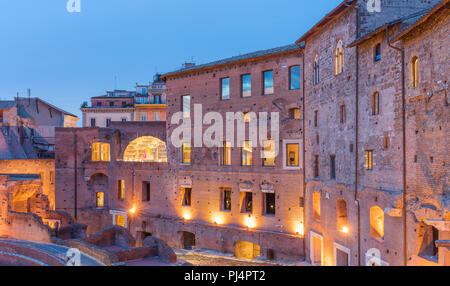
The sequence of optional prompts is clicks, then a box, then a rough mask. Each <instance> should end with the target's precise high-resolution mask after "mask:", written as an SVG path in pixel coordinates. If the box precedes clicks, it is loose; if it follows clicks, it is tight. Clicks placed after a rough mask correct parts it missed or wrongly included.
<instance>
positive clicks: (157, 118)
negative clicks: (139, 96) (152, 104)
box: [155, 111, 160, 121]
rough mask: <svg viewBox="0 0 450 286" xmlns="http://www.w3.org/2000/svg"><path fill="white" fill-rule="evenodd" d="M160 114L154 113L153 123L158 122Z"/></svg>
mask: <svg viewBox="0 0 450 286" xmlns="http://www.w3.org/2000/svg"><path fill="white" fill-rule="evenodd" d="M159 117H160V113H159V111H156V112H155V121H159Z"/></svg>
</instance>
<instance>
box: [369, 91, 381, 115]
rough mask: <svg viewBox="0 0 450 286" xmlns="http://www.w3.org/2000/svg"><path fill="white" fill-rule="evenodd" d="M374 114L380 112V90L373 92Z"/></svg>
mask: <svg viewBox="0 0 450 286" xmlns="http://www.w3.org/2000/svg"><path fill="white" fill-rule="evenodd" d="M371 105H372V115H378V114H380V94H379V93H378V91H375V92H374V93H372V104H371Z"/></svg>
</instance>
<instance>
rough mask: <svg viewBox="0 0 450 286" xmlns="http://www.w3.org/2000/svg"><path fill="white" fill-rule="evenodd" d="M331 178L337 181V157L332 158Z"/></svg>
mask: <svg viewBox="0 0 450 286" xmlns="http://www.w3.org/2000/svg"><path fill="white" fill-rule="evenodd" d="M330 178H331V179H336V156H335V155H331V156H330Z"/></svg>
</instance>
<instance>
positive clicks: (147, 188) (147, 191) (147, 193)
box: [142, 181, 150, 202]
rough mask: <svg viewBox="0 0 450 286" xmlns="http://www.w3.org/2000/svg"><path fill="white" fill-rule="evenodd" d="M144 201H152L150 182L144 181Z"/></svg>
mask: <svg viewBox="0 0 450 286" xmlns="http://www.w3.org/2000/svg"><path fill="white" fill-rule="evenodd" d="M142 201H143V202H149V201H150V182H146V181H144V182H142Z"/></svg>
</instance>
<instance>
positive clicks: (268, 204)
mask: <svg viewBox="0 0 450 286" xmlns="http://www.w3.org/2000/svg"><path fill="white" fill-rule="evenodd" d="M264 213H265V214H266V215H275V194H274V193H264Z"/></svg>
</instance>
